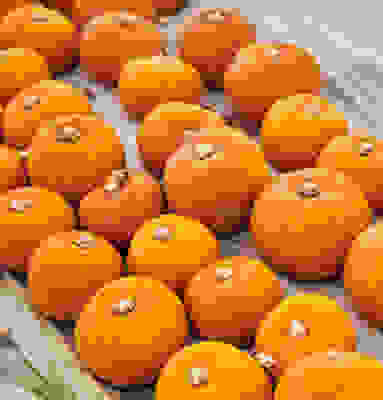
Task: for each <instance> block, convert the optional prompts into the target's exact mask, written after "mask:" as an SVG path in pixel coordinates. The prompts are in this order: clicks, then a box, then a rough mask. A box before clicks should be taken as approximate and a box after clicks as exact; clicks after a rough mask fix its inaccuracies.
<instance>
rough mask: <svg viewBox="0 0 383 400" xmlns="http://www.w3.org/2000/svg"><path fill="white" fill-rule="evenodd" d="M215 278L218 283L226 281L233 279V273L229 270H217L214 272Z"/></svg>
mask: <svg viewBox="0 0 383 400" xmlns="http://www.w3.org/2000/svg"><path fill="white" fill-rule="evenodd" d="M215 276H216V278H217V280H218V281H226V280H229V279H231V278H232V277H233V271H232V270H231V268H219V269H217V270H216V272H215Z"/></svg>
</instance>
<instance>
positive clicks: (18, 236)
mask: <svg viewBox="0 0 383 400" xmlns="http://www.w3.org/2000/svg"><path fill="white" fill-rule="evenodd" d="M11 200H28V201H29V200H31V201H32V208H27V209H26V210H25V211H24V212H22V213H18V212H15V211H13V210H9V202H10V201H11ZM0 216H1V218H0V226H1V229H2V231H3V232H4V235H2V236H1V239H0V263H1V264H7V265H8V267H9V268H10V269H12V270H17V271H23V272H25V271H27V269H28V266H27V264H26V261H27V259H28V257H29V256H30V255H31V254H32V253H33V251H34V249H35V248H37V247H38V246H39V244H40V241H41V240H43V239H46V238H47V237H48V236H49V235H52V234H54V233H56V232H61V231H70V230H72V228H73V226H74V222H75V220H74V213H73V210H72V208H71V207H70V206H69V205H68V204H67V203H66V202H65V200H64V199H63V198H62V197H61V196H59V195H58V194H56V193H54V192H49V191H48V190H46V189H44V188H38V187H23V188H16V189H14V190H11V191H9V192H8V193H6V194H3V195H1V197H0Z"/></svg>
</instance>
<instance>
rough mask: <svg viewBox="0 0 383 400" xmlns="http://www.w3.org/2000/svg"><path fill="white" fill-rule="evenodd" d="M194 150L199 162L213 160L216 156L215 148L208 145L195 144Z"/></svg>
mask: <svg viewBox="0 0 383 400" xmlns="http://www.w3.org/2000/svg"><path fill="white" fill-rule="evenodd" d="M194 150H195V153H196V156H197V158H198V159H199V160H208V159H211V158H214V157H215V155H216V154H217V149H216V147H215V146H214V145H212V144H210V143H199V144H196V145H195V146H194Z"/></svg>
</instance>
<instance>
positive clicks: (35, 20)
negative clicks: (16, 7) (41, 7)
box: [32, 14, 49, 24]
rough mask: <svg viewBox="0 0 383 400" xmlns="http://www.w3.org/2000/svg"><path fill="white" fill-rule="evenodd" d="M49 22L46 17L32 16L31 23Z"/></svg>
mask: <svg viewBox="0 0 383 400" xmlns="http://www.w3.org/2000/svg"><path fill="white" fill-rule="evenodd" d="M48 21H49V17H48V15H41V14H32V22H35V23H39V24H40V23H46V22H48Z"/></svg>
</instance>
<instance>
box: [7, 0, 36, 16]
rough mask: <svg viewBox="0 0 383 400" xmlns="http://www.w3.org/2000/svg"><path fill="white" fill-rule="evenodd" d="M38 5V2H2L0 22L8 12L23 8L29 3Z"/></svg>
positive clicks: (22, 0)
mask: <svg viewBox="0 0 383 400" xmlns="http://www.w3.org/2000/svg"><path fill="white" fill-rule="evenodd" d="M32 2H33V3H39V2H38V1H32V0H3V1H2V2H1V3H0V20H1V19H2V18H3V17H5V16H6V15H7V14H8V13H9V12H10V11H12V10H14V9H16V8H20V7H24V5H26V4H30V3H32Z"/></svg>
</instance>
